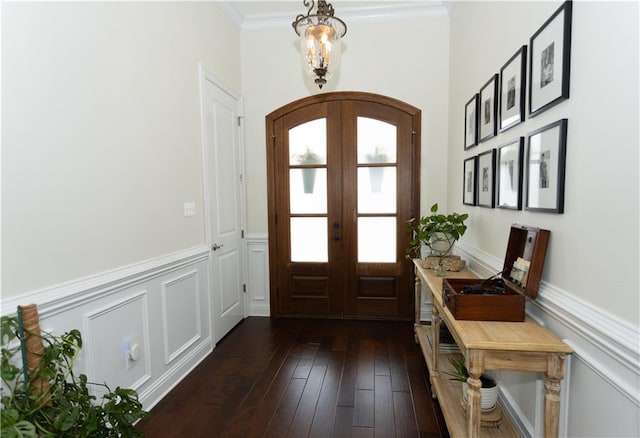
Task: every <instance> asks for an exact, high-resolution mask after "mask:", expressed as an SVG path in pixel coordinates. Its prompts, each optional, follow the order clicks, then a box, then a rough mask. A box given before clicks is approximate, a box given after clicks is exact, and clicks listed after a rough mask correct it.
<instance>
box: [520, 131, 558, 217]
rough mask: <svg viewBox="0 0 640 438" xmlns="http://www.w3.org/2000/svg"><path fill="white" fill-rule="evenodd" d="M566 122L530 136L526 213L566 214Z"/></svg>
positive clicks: (528, 144)
mask: <svg viewBox="0 0 640 438" xmlns="http://www.w3.org/2000/svg"><path fill="white" fill-rule="evenodd" d="M566 147H567V119H561V120H558V121H557V122H554V123H551V124H549V125H547V126H545V127H543V128H540V129H538V130H536V131H534V132H532V133H530V134H529V138H528V141H527V165H526V169H527V203H526V207H525V209H526V210H532V211H542V212H547V213H564V178H565V158H566Z"/></svg>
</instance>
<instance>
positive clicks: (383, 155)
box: [357, 117, 397, 164]
mask: <svg viewBox="0 0 640 438" xmlns="http://www.w3.org/2000/svg"><path fill="white" fill-rule="evenodd" d="M357 123H358V124H357V132H358V148H357V149H358V164H365V163H372V164H373V163H395V162H396V156H397V151H396V150H397V148H396V139H397V137H396V134H397V132H396V131H397V128H396V127H395V125H392V124H390V123H387V122H382V121H380V120H376V119H370V118H368V117H358V122H357Z"/></svg>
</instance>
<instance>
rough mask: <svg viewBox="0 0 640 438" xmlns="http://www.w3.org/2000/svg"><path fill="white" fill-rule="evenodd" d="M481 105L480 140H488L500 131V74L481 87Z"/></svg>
mask: <svg viewBox="0 0 640 438" xmlns="http://www.w3.org/2000/svg"><path fill="white" fill-rule="evenodd" d="M478 104H479V105H480V108H479V113H480V117H479V118H478V131H479V133H478V136H479V137H480V138H479V140H478V141H479V142H480V143H482V142H483V141H487V140H489V139H490V138H492V137H495V136H496V135H497V133H498V120H497V119H498V118H497V114H498V74H497V73H496V74H495V75H493V76H491V79H489V80H488V81H487V83H486V84H484V86H483V87H482V88H481V89H480V93H479V102H478Z"/></svg>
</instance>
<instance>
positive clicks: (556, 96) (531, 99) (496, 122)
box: [462, 1, 572, 214]
mask: <svg viewBox="0 0 640 438" xmlns="http://www.w3.org/2000/svg"><path fill="white" fill-rule="evenodd" d="M571 13H572V3H571V1H566V2H565V3H563V4H562V6H560V7H559V8H558V9H557V10H556V11H555V12H554V13H553V14H552V15H551V17H549V19H548V20H547V21H546V22H545V23H544V24H542V26H540V28H539V29H538V31H537V32H536V33H534V34H533V35H532V36H531V38H530V39H529V45H528V46H527V45H523V46H521V47H520V48H518V49H517V50H516V52H515V53H514V54H513V56H512V57H511V58H510V59H509V60H508V61H507V62H506V63H505V64H504V65H503V66H502V67H501V68H500V71H499V73H495V74H493V75H492V76H491V77H490V78H489V79H488V81H487V82H486V83H485V84H484V85H482V87H481V88H480V90H479V92H478V93H476V94H475V95H473V96H472V97H471V99H470V100H469V101H468V102H467V104H466V105H465V109H464V113H465V114H464V115H465V123H464V129H465V132H464V149H465V151H469V152H472V151H473V148H474V147H476V146H478V145H479V144H480V143H484V142H486V141H487V140H489V139H494V138H495V137H497V136H500V137H504V141H503V142H502V141H501V142H500V143H501V145H500V146H498V147H497V148H493V149H490V150H488V151H484V152H482V153H478V154H477V155H473V156H469V157H467V158H465V159H464V163H463V168H464V169H463V178H464V181H463V194H462V202H463V204H465V205H472V206H479V207H486V208H496V207H497V208H504V209H512V210H522V209H523V206H524V209H525V210H528V211H537V212H546V213H556V214H561V213H564V180H565V160H566V148H567V124H568V120H567V119H566V118H561V119H559V120H557V121H554V122H552V123H549V124H547V125H545V126H543V127H542V128H539V129H536V130H534V131H531V132H529V133H528V134H527V136H526V138H525V137H515V138H513V137H509V134H508V131H509V130H510V129H511V128H513V127H514V126H516V125H519V124H521V123H526V115H527V114H528V117H529V118H532V117H535V116H537V115H539V114H541V113H543V112H544V111H546V110H548V109H549V108H552V107H554V106H556V105H558V104H559V103H561V102H563V101H565V100H567V99H569V76H570V64H571V62H570V61H571ZM527 72H528V75H527ZM527 79H528V80H527ZM527 96H528V98H527ZM525 102H528V106H527V105H525Z"/></svg>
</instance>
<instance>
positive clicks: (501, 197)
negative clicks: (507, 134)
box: [496, 137, 524, 210]
mask: <svg viewBox="0 0 640 438" xmlns="http://www.w3.org/2000/svg"><path fill="white" fill-rule="evenodd" d="M523 156H524V137H520V138H518V139H516V140H514V141H512V142H510V143H507V144H505V145H503V146H500V147H499V148H498V155H497V158H496V162H497V171H496V187H497V188H498V190H497V195H496V206H497V207H498V208H507V209H511V210H521V209H522V165H523Z"/></svg>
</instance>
